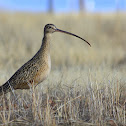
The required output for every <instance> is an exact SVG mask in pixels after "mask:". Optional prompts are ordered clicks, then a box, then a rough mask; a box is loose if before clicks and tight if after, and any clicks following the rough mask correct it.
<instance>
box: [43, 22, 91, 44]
mask: <svg viewBox="0 0 126 126" xmlns="http://www.w3.org/2000/svg"><path fill="white" fill-rule="evenodd" d="M54 32H61V33H65V34H68V35H72V36H75V37H77V38H79V39H82V40H83V41H85V42H86V43H87V44H88V45H90V43H89V42H88V41H86V40H85V39H83V38H81V37H80V36H78V35H75V34H73V33H70V32H67V31H63V30H60V29H58V28H56V26H55V25H54V24H47V25H45V28H44V35H47V34H52V33H54ZM90 46H91V45H90Z"/></svg>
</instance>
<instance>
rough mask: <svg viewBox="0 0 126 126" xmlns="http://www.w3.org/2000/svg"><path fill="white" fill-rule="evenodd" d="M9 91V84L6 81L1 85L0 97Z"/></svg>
mask: <svg viewBox="0 0 126 126" xmlns="http://www.w3.org/2000/svg"><path fill="white" fill-rule="evenodd" d="M10 90H11V88H10V84H9V82H8V81H7V82H6V83H5V84H3V85H2V86H0V96H1V95H3V94H6V93H8V92H9V91H10Z"/></svg>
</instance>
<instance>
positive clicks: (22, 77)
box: [0, 24, 90, 95]
mask: <svg viewBox="0 0 126 126" xmlns="http://www.w3.org/2000/svg"><path fill="white" fill-rule="evenodd" d="M54 32H62V33H66V34H69V35H73V36H75V37H78V38H80V39H82V40H84V39H83V38H81V37H79V36H77V35H75V34H72V33H69V32H66V31H63V30H60V29H57V28H56V26H55V25H53V24H47V25H45V28H44V37H43V40H42V45H41V47H40V49H39V50H38V52H37V53H36V54H35V55H34V56H33V58H32V59H30V60H29V61H28V62H26V63H25V64H24V65H23V66H22V67H21V68H19V69H18V70H17V71H16V72H15V73H14V75H13V76H12V77H11V78H10V79H9V80H8V81H7V82H6V83H5V84H3V85H2V86H1V87H0V95H1V94H2V93H7V92H9V91H11V89H15V90H16V89H29V88H30V85H31V84H34V86H37V85H38V84H39V83H40V82H42V81H43V80H44V79H46V78H47V76H48V74H49V73H50V70H51V59H50V37H51V34H52V33H54ZM84 41H85V42H86V43H88V42H87V41H86V40H84ZM88 44H89V43H88ZM89 45H90V44H89Z"/></svg>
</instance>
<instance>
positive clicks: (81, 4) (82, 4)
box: [79, 0, 85, 13]
mask: <svg viewBox="0 0 126 126" xmlns="http://www.w3.org/2000/svg"><path fill="white" fill-rule="evenodd" d="M79 8H80V13H82V12H85V0H79Z"/></svg>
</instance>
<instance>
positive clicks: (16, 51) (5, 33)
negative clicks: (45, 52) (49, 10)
mask: <svg viewBox="0 0 126 126" xmlns="http://www.w3.org/2000/svg"><path fill="white" fill-rule="evenodd" d="M47 23H53V24H55V25H56V26H57V27H58V28H61V29H63V30H67V31H71V32H73V33H75V34H78V35H80V36H81V37H84V38H85V39H86V40H88V41H89V42H90V43H91V45H92V47H91V48H90V47H88V45H86V43H83V42H82V41H81V40H78V39H76V38H73V37H71V36H67V35H64V34H60V33H55V34H53V36H52V39H53V40H52V43H51V46H52V47H51V58H52V71H51V74H50V76H49V78H48V79H47V80H46V81H44V82H43V83H42V84H40V85H39V86H37V88H36V89H35V90H34V88H32V89H31V90H30V91H20V90H18V91H14V92H13V93H11V94H9V93H8V96H7V97H5V96H1V98H0V105H1V106H0V124H1V125H47V126H49V125H51V126H52V125H53V126H55V125H75V126H77V125H78V126H81V125H85V126H89V125H90V126H91V125H92V126H93V125H95V126H108V125H111V126H112V125H113V126H114V125H118V126H121V125H125V124H126V92H125V90H126V78H125V75H126V69H125V68H126V62H125V57H126V53H125V47H126V39H125V33H126V17H125V14H122V13H121V14H117V15H116V14H106V15H100V14H85V15H73V14H71V15H63V16H60V15H48V14H46V15H45V14H30V13H29V14H28V13H27V14H25V13H10V14H9V13H0V83H1V85H2V84H3V83H4V82H5V81H6V80H7V79H9V77H10V76H11V75H12V74H13V73H14V72H15V71H16V70H17V69H18V68H19V67H20V66H21V65H23V64H24V63H25V62H26V61H27V60H28V59H30V58H31V57H32V56H33V55H34V54H35V53H36V52H37V50H38V49H39V47H40V45H41V39H42V36H43V27H44V25H45V24H47ZM122 61H123V63H122ZM120 62H121V63H120Z"/></svg>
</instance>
